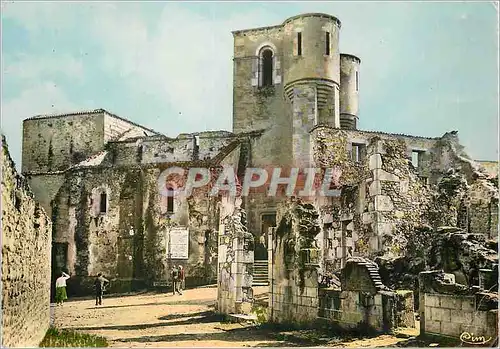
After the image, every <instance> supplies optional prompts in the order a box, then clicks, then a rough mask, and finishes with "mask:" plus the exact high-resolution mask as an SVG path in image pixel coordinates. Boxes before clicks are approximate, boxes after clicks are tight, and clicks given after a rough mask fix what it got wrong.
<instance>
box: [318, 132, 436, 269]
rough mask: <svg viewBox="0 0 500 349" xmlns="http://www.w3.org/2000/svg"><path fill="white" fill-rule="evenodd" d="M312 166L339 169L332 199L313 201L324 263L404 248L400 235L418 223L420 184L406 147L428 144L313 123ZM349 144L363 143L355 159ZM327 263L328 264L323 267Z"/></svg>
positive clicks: (334, 264) (421, 198)
mask: <svg viewBox="0 0 500 349" xmlns="http://www.w3.org/2000/svg"><path fill="white" fill-rule="evenodd" d="M312 136H313V139H314V142H315V144H314V156H315V163H316V166H321V167H330V168H332V167H336V168H338V169H340V170H341V174H340V177H339V184H340V186H341V187H342V191H341V195H340V197H338V198H330V199H328V200H325V199H321V200H317V202H316V205H317V206H318V207H319V209H320V211H321V212H322V215H323V217H322V219H323V224H324V226H323V230H324V233H323V234H324V240H323V246H324V256H325V257H326V262H327V263H326V264H327V265H326V267H327V269H328V268H331V267H333V268H334V269H338V268H340V266H341V259H342V258H349V257H351V256H370V255H373V254H379V253H383V254H388V255H399V254H401V253H404V251H405V245H406V243H407V238H406V237H405V234H408V233H409V232H410V231H412V229H413V227H414V226H418V225H421V224H424V222H425V217H423V215H422V214H423V212H424V210H425V209H426V207H427V206H426V202H425V201H426V200H425V196H426V190H427V189H426V187H425V186H424V185H422V184H420V181H419V180H418V174H419V173H418V169H413V168H412V167H411V165H410V164H409V160H408V152H409V150H410V151H411V149H412V148H413V147H419V146H420V147H422V148H423V147H429V146H431V145H432V144H433V143H432V141H428V140H419V142H422V143H426V142H427V143H428V144H413V143H411V142H412V141H413V139H410V141H409V143H407V142H406V140H407V139H405V138H404V137H389V136H387V135H384V136H380V137H379V135H378V134H373V133H366V132H360V131H345V130H335V129H331V128H327V127H318V128H316V129H315V130H313V132H312ZM351 143H357V144H363V143H364V144H365V147H366V148H365V150H364V153H362V157H361V158H360V159H359V161H354V160H353V159H352V158H351V154H350V152H351V150H352V148H351V147H350V144H351ZM328 265H330V266H328Z"/></svg>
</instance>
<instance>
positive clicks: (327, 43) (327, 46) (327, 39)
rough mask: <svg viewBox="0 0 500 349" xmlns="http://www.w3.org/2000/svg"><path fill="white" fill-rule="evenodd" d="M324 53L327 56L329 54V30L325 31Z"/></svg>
mask: <svg viewBox="0 0 500 349" xmlns="http://www.w3.org/2000/svg"><path fill="white" fill-rule="evenodd" d="M325 54H326V55H327V56H329V55H330V33H329V32H326V33H325Z"/></svg>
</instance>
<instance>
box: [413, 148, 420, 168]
mask: <svg viewBox="0 0 500 349" xmlns="http://www.w3.org/2000/svg"><path fill="white" fill-rule="evenodd" d="M419 163H420V152H418V151H415V150H414V151H412V152H411V164H412V165H413V167H415V168H417V167H418V165H419Z"/></svg>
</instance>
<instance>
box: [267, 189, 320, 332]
mask: <svg viewBox="0 0 500 349" xmlns="http://www.w3.org/2000/svg"><path fill="white" fill-rule="evenodd" d="M277 221H278V222H279V224H278V227H277V228H276V229H275V230H274V229H273V230H274V231H273V239H272V240H273V241H272V242H273V246H272V251H270V252H271V253H270V254H271V255H272V259H271V264H272V268H271V273H270V275H271V277H270V296H269V319H270V321H271V322H275V323H284V324H287V323H294V324H299V325H302V326H311V325H312V324H313V322H314V321H315V320H316V319H317V308H318V268H319V249H318V246H317V245H316V243H315V240H314V239H315V237H316V235H318V233H319V230H320V227H319V222H318V213H317V211H316V210H315V209H314V207H313V206H312V205H311V204H304V203H302V202H301V201H300V200H295V199H292V200H291V201H290V202H286V203H283V204H281V205H280V208H279V211H278V220H277Z"/></svg>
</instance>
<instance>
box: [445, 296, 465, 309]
mask: <svg viewBox="0 0 500 349" xmlns="http://www.w3.org/2000/svg"><path fill="white" fill-rule="evenodd" d="M440 297H441V300H440V302H441V303H440V304H441V308H446V309H460V307H461V305H462V300H461V299H460V297H456V296H440Z"/></svg>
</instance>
